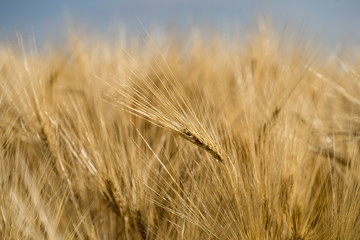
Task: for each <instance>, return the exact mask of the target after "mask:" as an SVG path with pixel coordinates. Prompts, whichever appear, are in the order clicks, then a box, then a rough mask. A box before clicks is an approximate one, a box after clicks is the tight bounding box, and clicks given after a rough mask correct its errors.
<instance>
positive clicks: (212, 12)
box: [0, 0, 360, 48]
mask: <svg viewBox="0 0 360 240" xmlns="http://www.w3.org/2000/svg"><path fill="white" fill-rule="evenodd" d="M260 17H262V18H263V19H264V20H265V21H266V22H271V24H272V25H274V26H275V28H276V29H278V30H280V31H282V29H284V28H290V29H293V28H295V32H297V33H298V34H299V35H300V36H304V37H309V36H311V37H312V38H314V39H317V40H319V43H322V44H324V45H326V46H328V47H330V48H341V47H343V46H348V45H350V44H352V45H355V44H357V43H358V42H359V39H360V1H359V0H342V1H340V0H316V1H313V0H302V1H295V0H287V1H285V0H282V1H281V0H274V1H265V0H254V1H250V0H249V1H245V0H239V1H235V0H223V1H222V0H193V1H190V0H183V1H180V0H172V1H171V0H168V1H166V0H152V1H149V0H133V1H124V0H120V1H115V0H107V1H95V0H63V1H48V0H33V1H25V0H23V1H21V0H1V3H0V41H2V42H11V41H13V40H14V36H16V33H21V34H22V35H23V36H24V37H34V38H35V39H36V42H37V43H38V44H40V45H41V43H42V42H44V41H45V40H46V41H52V42H56V41H61V39H63V38H64V36H65V35H66V33H67V30H68V29H76V28H79V29H82V30H85V31H86V32H94V33H97V34H101V35H104V36H110V37H114V36H116V35H118V34H119V33H121V32H126V34H130V35H132V34H138V33H139V32H142V31H143V29H144V28H145V29H147V30H149V31H152V30H154V29H157V30H159V31H164V30H166V29H169V28H171V27H174V28H173V29H176V30H177V31H181V30H186V29H187V28H188V27H189V26H192V27H195V28H199V29H204V30H211V29H217V30H219V31H220V32H222V34H228V35H229V36H231V35H232V34H233V32H234V30H235V29H236V30H239V32H243V33H246V30H247V29H249V28H253V27H254V26H256V24H257V23H258V20H259V18H260ZM152 32H153V31H152Z"/></svg>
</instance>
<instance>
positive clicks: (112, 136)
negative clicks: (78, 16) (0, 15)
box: [0, 29, 360, 240]
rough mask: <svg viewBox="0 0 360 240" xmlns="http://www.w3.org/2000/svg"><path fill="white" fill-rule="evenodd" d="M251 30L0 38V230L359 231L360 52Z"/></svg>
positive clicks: (35, 233)
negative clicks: (52, 40)
mask: <svg viewBox="0 0 360 240" xmlns="http://www.w3.org/2000/svg"><path fill="white" fill-rule="evenodd" d="M210 35H211V36H210ZM246 36H247V37H245V38H243V39H242V40H235V39H236V37H234V38H231V39H229V38H226V37H223V36H221V35H220V34H215V33H214V34H209V35H206V34H203V35H196V34H194V35H192V34H190V33H189V34H188V35H186V36H185V37H183V38H181V37H174V36H172V35H171V34H169V35H168V36H167V37H166V38H164V39H163V40H162V41H155V40H153V38H152V37H153V36H152V35H151V33H150V34H148V35H146V36H145V37H144V38H135V39H132V40H133V41H129V42H127V43H126V44H125V43H124V44H122V43H121V44H118V43H110V42H109V41H107V40H104V39H99V38H96V37H89V38H84V36H82V37H81V36H75V35H73V34H70V36H69V39H68V40H67V42H66V43H64V44H63V45H58V46H57V47H52V48H51V47H43V49H41V50H36V47H34V46H28V44H27V42H26V41H24V42H21V41H20V40H21V38H19V39H20V40H19V41H18V43H16V44H13V45H9V44H5V43H3V44H1V46H0V89H1V90H0V109H1V110H0V111H1V112H0V113H1V114H0V192H1V195H0V238H1V239H143V240H145V239H148V240H151V239H251V240H252V239H294V240H295V239H360V142H359V140H360V139H359V135H360V134H359V129H360V97H359V96H360V61H359V59H360V58H359V57H360V56H359V55H356V54H355V52H350V53H344V54H341V55H340V54H336V55H335V54H332V53H331V52H330V53H324V52H321V50H317V51H315V50H316V48H315V46H312V45H311V44H301V41H295V40H296V38H295V39H294V38H291V37H290V36H289V37H287V36H286V34H284V35H279V34H275V33H274V32H271V31H265V30H264V29H263V30H259V31H258V32H257V33H252V34H250V33H249V34H248V35H246ZM303 42H304V41H303Z"/></svg>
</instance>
